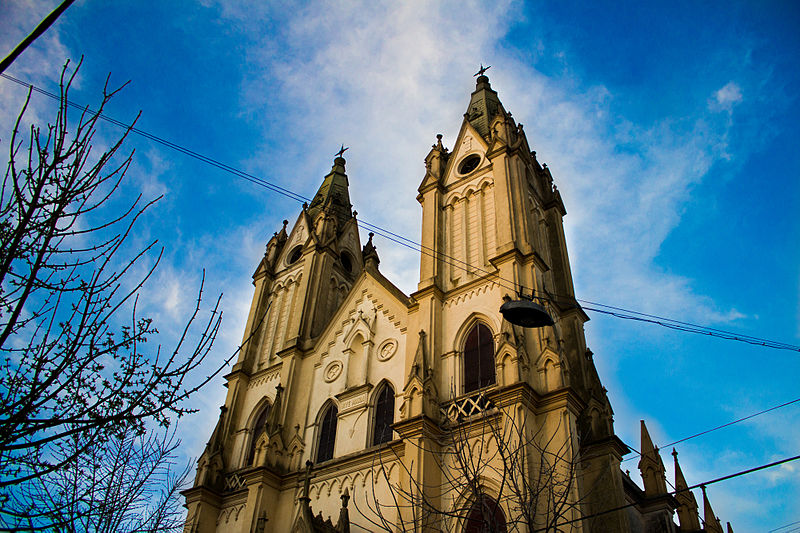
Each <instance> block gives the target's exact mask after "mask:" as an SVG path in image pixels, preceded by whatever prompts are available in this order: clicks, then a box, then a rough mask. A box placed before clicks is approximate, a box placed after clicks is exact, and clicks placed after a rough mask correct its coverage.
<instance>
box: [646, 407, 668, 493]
mask: <svg viewBox="0 0 800 533" xmlns="http://www.w3.org/2000/svg"><path fill="white" fill-rule="evenodd" d="M641 425H642V447H641V451H642V458H641V460H639V471H640V472H641V473H642V481H644V493H645V495H647V497H648V498H652V497H653V496H660V495H662V494H666V493H667V474H666V470H665V469H664V463H663V462H662V461H661V455H659V453H658V448H656V447H655V446H653V441H652V439H651V438H650V433H648V432H647V426H646V425H645V424H644V420H642V421H641Z"/></svg>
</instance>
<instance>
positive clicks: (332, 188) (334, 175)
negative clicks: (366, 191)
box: [308, 147, 353, 228]
mask: <svg viewBox="0 0 800 533" xmlns="http://www.w3.org/2000/svg"><path fill="white" fill-rule="evenodd" d="M342 148H344V147H342ZM343 152H344V150H340V151H339V153H337V154H336V155H337V157H336V158H335V159H334V160H333V166H332V167H331V171H330V172H329V173H328V175H327V176H325V179H323V180H322V185H320V186H319V190H318V191H317V194H315V195H314V199H313V200H311V204H310V205H309V206H308V214H309V215H310V216H311V217H312V218H313V217H315V216H316V215H317V214H319V212H320V211H322V210H323V209H325V211H328V212H330V211H331V210H332V211H333V214H335V215H336V217H337V218H338V222H339V227H340V228H341V227H342V226H343V225H344V223H345V222H346V221H347V220H348V219H349V218H350V217H351V216H352V212H351V208H352V207H353V206H352V205H351V204H350V183H349V181H348V180H347V174H345V170H344V166H345V163H346V161H345V159H344V157H342V155H341V154H342V153H343Z"/></svg>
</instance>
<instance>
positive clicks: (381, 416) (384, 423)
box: [372, 383, 394, 446]
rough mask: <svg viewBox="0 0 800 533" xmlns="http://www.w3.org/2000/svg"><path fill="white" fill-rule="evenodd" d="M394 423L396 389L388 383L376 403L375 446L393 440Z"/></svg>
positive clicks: (373, 441) (373, 435)
mask: <svg viewBox="0 0 800 533" xmlns="http://www.w3.org/2000/svg"><path fill="white" fill-rule="evenodd" d="M392 422H394V389H393V388H392V386H391V385H389V384H388V383H386V384H385V385H384V386H383V388H382V389H381V391H380V393H379V394H378V399H377V401H376V402H375V426H374V428H373V430H372V431H373V432H372V445H373V446H375V445H378V444H383V443H384V442H389V441H390V440H392V433H393V432H392Z"/></svg>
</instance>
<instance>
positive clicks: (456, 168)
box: [444, 120, 491, 187]
mask: <svg viewBox="0 0 800 533" xmlns="http://www.w3.org/2000/svg"><path fill="white" fill-rule="evenodd" d="M488 149H489V145H487V144H486V141H485V140H484V138H483V137H482V136H481V135H480V133H478V131H477V130H476V129H475V128H474V127H473V126H472V124H470V123H469V122H468V121H467V120H464V122H463V123H462V125H461V131H459V133H458V137H456V143H455V146H454V147H453V152H452V154H451V155H450V158H449V160H448V163H447V169H446V170H445V178H444V185H445V187H448V186H450V185H453V184H456V183H458V182H460V181H462V180H464V179H465V178H466V177H468V176H473V175H475V173H480V171H481V170H482V169H486V168H487V167H489V166H490V164H491V163H490V162H489V160H488V159H486V151H487V150H488ZM471 156H477V157H479V158H480V160H479V161H478V163H477V165H476V166H474V167H472V168H471V169H469V170H467V171H465V172H461V170H462V168H463V166H464V164H465V162H466V161H467V159H468V158H470V157H471ZM470 166H471V165H470Z"/></svg>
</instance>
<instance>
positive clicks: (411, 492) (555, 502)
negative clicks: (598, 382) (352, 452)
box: [357, 395, 586, 533]
mask: <svg viewBox="0 0 800 533" xmlns="http://www.w3.org/2000/svg"><path fill="white" fill-rule="evenodd" d="M479 396H480V398H479V399H478V400H477V401H476V402H475V404H474V406H473V407H475V408H474V410H472V412H470V413H465V412H463V411H462V412H457V411H454V412H453V413H452V414H454V416H452V417H447V416H444V417H443V418H442V420H441V422H440V423H439V425H438V426H439V427H438V436H436V439H435V440H436V443H437V445H436V447H437V449H438V450H437V451H431V450H427V453H430V454H431V456H432V457H433V459H434V461H435V463H434V464H435V465H436V468H437V469H438V474H439V476H438V477H439V482H438V483H437V484H436V485H435V486H431V485H425V484H423V483H422V482H421V481H420V480H418V479H415V477H414V474H413V472H414V469H413V465H408V464H404V463H403V461H402V458H401V457H395V459H394V460H396V461H397V462H398V463H399V464H400V465H402V467H403V469H404V471H405V474H406V478H407V479H408V480H409V483H408V485H407V486H402V485H400V484H397V483H392V481H391V480H390V479H389V478H388V477H385V478H384V480H383V481H384V483H385V484H386V485H388V486H389V487H390V497H389V498H388V499H386V498H384V501H380V499H379V497H378V495H377V494H376V493H375V491H374V490H373V491H372V492H371V494H369V496H368V506H367V508H366V509H364V508H357V511H358V512H360V513H361V514H362V516H363V517H364V518H365V519H366V520H368V521H369V522H370V524H371V526H372V527H373V528H376V529H379V530H383V531H391V532H395V531H415V532H416V531H421V530H423V529H424V528H425V527H426V526H428V527H429V526H434V528H436V527H438V528H439V530H441V531H457V530H458V528H459V527H461V528H464V530H465V531H474V532H476V533H511V532H525V533H532V532H534V531H537V532H538V531H541V532H548V533H557V532H561V531H567V530H569V527H567V526H564V525H563V523H564V522H566V521H569V520H574V519H576V518H579V517H580V516H582V511H581V505H582V501H583V499H584V498H585V496H586V494H585V493H581V492H580V491H579V490H578V482H579V478H580V474H581V472H580V466H579V465H580V456H579V453H578V450H577V449H576V447H575V446H574V444H575V443H574V442H573V441H572V440H571V439H570V438H569V437H568V434H569V431H565V428H564V427H563V425H562V424H561V422H560V421H559V422H558V423H556V425H555V426H550V427H549V426H546V425H544V424H541V421H540V420H539V421H537V420H534V419H533V417H526V416H524V415H520V414H519V413H518V412H516V409H515V407H513V406H509V407H507V408H498V407H495V406H494V405H492V403H491V402H490V401H488V400H487V399H486V398H485V397H483V396H482V395H479ZM376 457H383V455H382V454H376ZM386 470H387V469H386V468H383V469H381V470H380V471H381V472H386ZM384 475H385V474H384ZM487 480H491V482H492V487H491V488H489V487H487V485H486V482H487ZM503 509H506V510H508V511H510V514H506V511H504V510H503ZM394 517H397V518H396V519H395V518H394Z"/></svg>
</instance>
